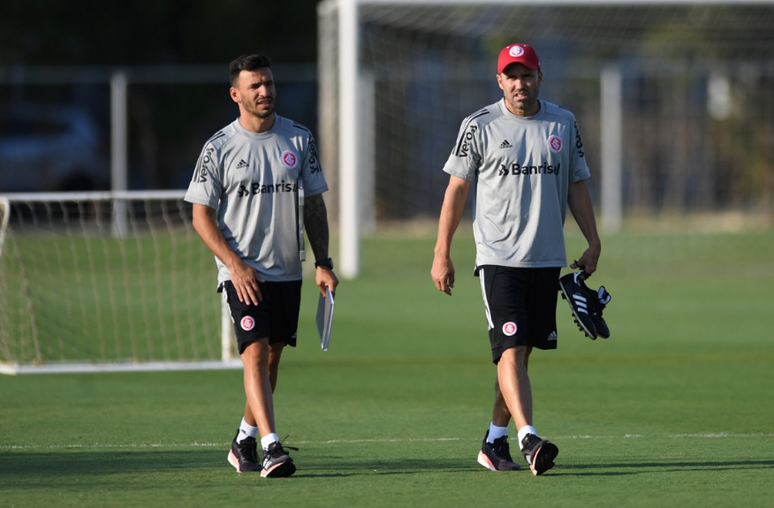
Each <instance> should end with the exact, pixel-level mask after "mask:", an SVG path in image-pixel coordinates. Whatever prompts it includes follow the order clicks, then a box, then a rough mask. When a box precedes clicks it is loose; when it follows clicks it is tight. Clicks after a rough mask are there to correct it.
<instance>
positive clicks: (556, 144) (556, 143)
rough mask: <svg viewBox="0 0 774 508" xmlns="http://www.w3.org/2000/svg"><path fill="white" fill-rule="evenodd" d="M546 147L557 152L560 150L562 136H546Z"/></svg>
mask: <svg viewBox="0 0 774 508" xmlns="http://www.w3.org/2000/svg"><path fill="white" fill-rule="evenodd" d="M548 148H550V149H551V151H552V152H554V153H559V152H561V151H562V138H560V137H559V136H551V137H550V138H548Z"/></svg>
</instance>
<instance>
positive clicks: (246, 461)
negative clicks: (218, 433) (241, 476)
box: [228, 431, 262, 473]
mask: <svg viewBox="0 0 774 508" xmlns="http://www.w3.org/2000/svg"><path fill="white" fill-rule="evenodd" d="M238 435H239V431H237V436H238ZM228 462H229V464H231V465H232V466H234V467H235V468H236V470H237V473H246V472H253V471H260V470H261V469H262V468H261V465H260V464H259V463H258V447H257V445H256V443H255V438H254V437H246V438H244V439H243V440H242V442H241V443H237V441H236V437H234V440H233V441H232V442H231V451H230V452H228Z"/></svg>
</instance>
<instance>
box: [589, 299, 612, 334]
mask: <svg viewBox="0 0 774 508" xmlns="http://www.w3.org/2000/svg"><path fill="white" fill-rule="evenodd" d="M589 291H591V292H592V293H594V290H593V289H589ZM611 299H612V297H611V296H610V293H608V292H607V289H605V286H599V289H598V290H597V293H596V298H591V305H589V309H590V310H591V320H592V321H593V322H594V327H595V328H596V329H597V335H599V336H600V337H602V338H603V339H607V338H608V337H610V328H609V327H608V326H607V323H605V320H604V319H602V311H603V310H604V309H605V307H606V306H607V304H608V303H610V300H611Z"/></svg>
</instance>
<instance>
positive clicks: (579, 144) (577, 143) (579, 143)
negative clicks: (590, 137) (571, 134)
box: [575, 122, 586, 158]
mask: <svg viewBox="0 0 774 508" xmlns="http://www.w3.org/2000/svg"><path fill="white" fill-rule="evenodd" d="M575 149H576V150H578V157H581V158H583V157H585V155H586V152H585V151H584V150H583V140H582V139H581V135H580V130H578V122H575Z"/></svg>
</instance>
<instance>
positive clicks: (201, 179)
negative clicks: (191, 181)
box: [196, 147, 215, 183]
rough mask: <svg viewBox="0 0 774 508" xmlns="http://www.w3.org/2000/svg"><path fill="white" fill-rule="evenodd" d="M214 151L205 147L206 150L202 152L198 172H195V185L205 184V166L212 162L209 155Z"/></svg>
mask: <svg viewBox="0 0 774 508" xmlns="http://www.w3.org/2000/svg"><path fill="white" fill-rule="evenodd" d="M214 151H215V149H214V148H212V147H207V149H206V150H204V154H202V160H201V162H200V163H199V171H198V172H197V179H196V183H205V182H207V172H208V171H209V168H208V167H207V166H208V165H209V164H210V163H211V162H212V157H211V155H212V152H214Z"/></svg>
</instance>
